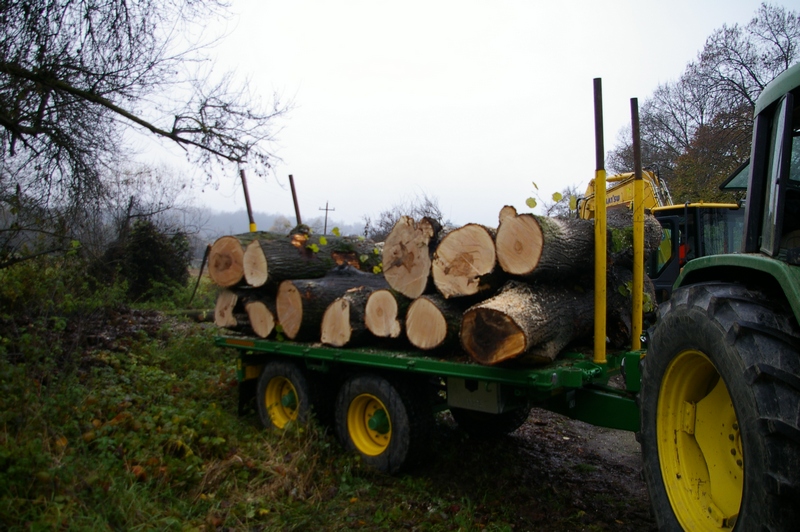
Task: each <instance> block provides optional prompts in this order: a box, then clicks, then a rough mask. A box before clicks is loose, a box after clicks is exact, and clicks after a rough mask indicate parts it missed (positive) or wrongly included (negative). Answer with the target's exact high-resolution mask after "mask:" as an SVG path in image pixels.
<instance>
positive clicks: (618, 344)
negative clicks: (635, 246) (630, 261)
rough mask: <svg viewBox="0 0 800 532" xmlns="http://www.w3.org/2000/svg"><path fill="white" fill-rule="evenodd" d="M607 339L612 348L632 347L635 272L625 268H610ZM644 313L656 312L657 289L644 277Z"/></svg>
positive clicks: (615, 266)
mask: <svg viewBox="0 0 800 532" xmlns="http://www.w3.org/2000/svg"><path fill="white" fill-rule="evenodd" d="M606 287H607V294H608V297H607V303H606V337H608V344H609V346H610V347H612V348H615V349H618V348H627V349H629V348H630V347H631V333H632V332H633V327H632V325H631V320H632V314H631V310H632V307H633V294H632V291H631V290H632V287H633V272H631V270H630V269H628V268H627V267H624V266H619V265H614V266H612V267H610V268H609V270H608V276H607V280H606ZM643 292H644V293H643V299H642V313H643V314H644V315H647V314H649V313H652V312H655V310H656V289H655V287H654V286H653V282H652V281H651V280H650V278H649V277H647V276H646V275H645V276H644V286H643Z"/></svg>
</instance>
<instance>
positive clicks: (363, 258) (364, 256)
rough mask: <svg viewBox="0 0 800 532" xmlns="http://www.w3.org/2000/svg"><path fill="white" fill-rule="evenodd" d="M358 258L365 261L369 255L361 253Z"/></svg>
mask: <svg viewBox="0 0 800 532" xmlns="http://www.w3.org/2000/svg"><path fill="white" fill-rule="evenodd" d="M358 259H359V260H360V261H361V262H367V261H368V260H369V256H368V255H361V256H360V257H358Z"/></svg>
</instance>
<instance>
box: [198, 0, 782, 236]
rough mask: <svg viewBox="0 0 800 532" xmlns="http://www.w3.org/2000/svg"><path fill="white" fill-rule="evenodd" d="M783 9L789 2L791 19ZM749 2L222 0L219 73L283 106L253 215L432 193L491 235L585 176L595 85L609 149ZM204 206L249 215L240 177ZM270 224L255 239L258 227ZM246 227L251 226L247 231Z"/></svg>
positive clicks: (360, 208)
mask: <svg viewBox="0 0 800 532" xmlns="http://www.w3.org/2000/svg"><path fill="white" fill-rule="evenodd" d="M792 3H793V2H784V3H783V4H782V5H785V6H786V7H787V8H789V9H796V6H793V5H792ZM758 6H759V2H758V1H756V0H673V1H670V2H664V1H663V0H658V1H656V0H619V1H602V0H562V1H560V2H545V1H537V0H528V1H503V0H494V1H488V0H485V1H476V0H459V1H437V0H427V1H411V0H406V1H403V2H387V1H380V0H372V1H344V0H342V1H334V0H327V1H321V0H319V1H313V0H292V1H282V2H276V1H264V0H233V1H232V7H233V12H234V16H233V17H232V18H231V19H230V20H229V21H227V23H226V24H227V26H226V27H227V32H228V36H227V37H226V38H225V40H224V43H223V44H222V45H220V46H219V47H218V48H217V50H216V53H217V54H218V62H219V65H220V67H224V68H229V69H235V70H236V72H237V74H238V75H241V76H248V77H249V78H250V80H251V85H252V87H253V88H254V89H256V90H257V92H258V93H259V94H261V95H263V97H264V98H265V99H266V100H269V99H270V98H271V96H272V94H273V93H278V94H280V95H281V96H282V97H283V99H284V100H286V101H287V102H291V103H292V105H293V109H292V110H291V112H290V113H288V114H287V115H286V116H285V117H284V118H283V119H282V120H281V121H280V123H279V127H280V128H281V131H280V132H279V134H278V138H277V141H276V142H275V144H274V145H273V151H274V152H275V154H276V155H278V156H279V157H280V158H281V161H280V162H278V163H277V164H276V167H275V175H274V176H272V177H270V178H269V179H267V180H266V181H258V180H256V179H255V178H254V177H253V178H252V179H250V183H249V184H250V187H251V192H250V193H251V199H252V203H253V206H254V208H255V209H256V210H259V211H267V212H282V213H285V214H287V215H291V216H292V217H293V212H294V210H293V206H292V199H291V193H290V190H289V185H288V177H287V176H288V175H289V174H293V175H294V179H295V185H296V188H297V192H298V196H299V200H300V210H301V213H302V215H303V217H304V218H312V217H315V216H318V215H321V214H323V212H322V211H319V209H320V208H324V207H325V204H326V202H327V203H328V204H329V206H330V207H331V208H333V209H336V210H335V212H332V213H331V214H330V215H331V217H332V218H334V219H336V220H342V221H345V222H358V221H360V220H361V219H362V218H363V217H364V216H365V215H371V216H373V217H374V216H375V215H377V214H378V213H379V212H380V211H381V210H383V209H388V208H389V207H391V206H392V205H394V204H397V203H399V202H402V201H404V200H413V199H414V198H415V197H417V196H421V195H423V194H427V195H428V196H430V197H434V198H436V199H437V200H438V203H439V205H440V207H441V208H442V211H443V213H444V215H445V217H446V218H448V219H450V220H451V221H452V222H454V223H456V224H459V225H460V224H465V223H469V222H477V223H482V224H486V225H490V226H496V225H497V214H498V212H499V211H500V209H501V208H502V207H503V206H504V205H509V204H510V205H514V206H516V207H517V209H518V210H520V211H523V210H528V209H527V208H526V207H525V199H526V198H528V197H529V196H531V195H532V194H533V193H534V192H535V190H534V188H533V185H532V182H535V183H536V184H537V185H538V187H539V194H540V196H541V197H543V198H549V196H550V195H551V194H552V193H553V192H556V191H560V190H562V189H563V188H564V187H565V186H568V185H578V186H579V188H580V189H581V190H583V189H585V187H586V184H587V182H588V180H589V179H591V178H592V177H593V176H594V170H595V158H594V123H593V100H592V83H593V81H592V80H593V79H594V78H596V77H600V78H602V80H603V97H604V117H605V144H606V149H607V150H610V149H612V148H613V147H614V145H615V144H616V140H617V137H618V134H619V132H620V130H621V129H622V128H624V127H625V126H626V125H629V124H630V98H632V97H637V98H639V101H640V104H641V102H643V101H644V100H645V99H646V98H647V97H649V96H650V95H651V94H652V92H653V90H654V89H655V88H656V87H657V86H658V85H659V84H660V83H665V82H669V81H672V80H675V79H677V78H678V77H679V76H680V75H681V73H682V72H683V70H684V68H685V66H686V64H687V63H688V62H689V61H691V60H693V59H694V58H695V57H696V56H697V53H698V52H699V51H700V50H701V49H702V47H703V44H704V42H705V40H706V38H707V37H708V36H709V35H710V34H711V33H712V31H713V30H715V29H717V28H720V27H721V26H722V25H723V24H729V25H732V24H735V23H738V24H741V25H744V24H746V23H747V22H748V21H749V20H750V19H751V18H752V17H753V16H754V14H755V12H756V10H757V8H758ZM219 181H220V183H221V186H220V188H219V189H218V190H212V189H209V188H207V189H206V190H205V191H204V192H203V193H202V194H201V195H200V199H201V203H202V204H204V205H209V206H211V207H213V208H215V209H218V210H237V209H240V208H243V206H244V200H243V194H242V191H241V187H240V185H239V183H238V180H237V179H236V176H235V175H231V176H219ZM260 229H266V228H260ZM242 230H243V231H246V230H247V227H246V225H244V224H243V227H242Z"/></svg>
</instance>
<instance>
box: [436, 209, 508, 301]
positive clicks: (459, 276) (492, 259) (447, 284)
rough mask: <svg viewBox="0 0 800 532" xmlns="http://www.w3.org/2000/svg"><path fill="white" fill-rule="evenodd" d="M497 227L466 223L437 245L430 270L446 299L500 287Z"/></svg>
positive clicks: (438, 288) (437, 286) (437, 287)
mask: <svg viewBox="0 0 800 532" xmlns="http://www.w3.org/2000/svg"><path fill="white" fill-rule="evenodd" d="M496 263H497V261H496V254H495V246H494V230H493V229H489V228H486V227H484V226H482V225H478V224H467V225H465V226H463V227H459V228H458V229H455V230H453V231H451V232H449V233H448V234H447V235H446V236H445V237H444V238H442V240H441V242H439V245H438V246H436V253H435V254H434V257H433V264H432V266H431V271H432V273H433V282H434V285H436V289H437V290H438V291H439V293H440V294H441V295H442V296H444V297H445V298H446V299H447V298H451V297H463V296H471V295H475V294H478V293H484V292H487V291H491V290H493V289H495V288H496V287H497V282H498V278H497V276H496V275H492V274H493V273H494V270H495V264H496Z"/></svg>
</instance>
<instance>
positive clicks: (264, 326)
mask: <svg viewBox="0 0 800 532" xmlns="http://www.w3.org/2000/svg"><path fill="white" fill-rule="evenodd" d="M243 306H244V311H245V313H246V314H247V317H248V321H249V324H250V329H251V330H252V331H253V333H255V335H256V336H258V337H260V338H267V337H269V335H270V334H272V331H274V330H275V325H276V320H275V302H274V300H273V299H271V298H267V297H264V296H261V297H255V296H251V297H248V298H245V299H244V305H243Z"/></svg>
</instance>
